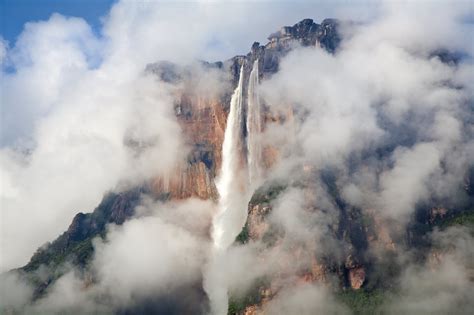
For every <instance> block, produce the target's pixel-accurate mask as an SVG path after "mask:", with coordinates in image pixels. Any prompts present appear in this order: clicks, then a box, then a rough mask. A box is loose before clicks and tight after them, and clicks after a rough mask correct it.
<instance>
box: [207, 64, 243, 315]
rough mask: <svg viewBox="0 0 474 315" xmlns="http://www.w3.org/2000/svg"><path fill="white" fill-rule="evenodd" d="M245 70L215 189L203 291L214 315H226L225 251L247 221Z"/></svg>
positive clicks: (234, 101)
mask: <svg viewBox="0 0 474 315" xmlns="http://www.w3.org/2000/svg"><path fill="white" fill-rule="evenodd" d="M243 72H244V71H243V66H242V67H241V68H240V76H239V83H238V85H237V88H236V89H235V91H234V94H233V95H232V99H231V102H230V111H229V115H228V116H227V125H226V129H225V134H224V142H223V143H222V167H221V172H220V175H219V178H218V179H217V182H216V186H217V190H218V192H219V204H218V207H219V208H218V213H217V214H216V216H215V217H214V219H213V222H212V223H213V226H212V238H213V241H214V244H213V250H212V254H211V255H212V256H211V257H210V260H209V262H208V265H207V267H206V270H205V271H204V273H205V277H204V289H205V290H206V292H207V295H208V297H209V301H210V304H211V305H210V306H211V314H213V315H225V314H227V308H228V302H229V301H228V283H227V281H226V277H225V275H224V274H222V271H223V267H222V266H223V264H224V263H225V259H226V250H227V248H228V247H229V246H230V245H231V244H232V243H233V242H234V240H235V238H236V237H237V235H238V234H239V233H240V231H241V230H242V227H243V226H244V224H245V221H246V220H247V201H248V200H247V192H246V186H247V180H246V179H245V176H246V172H243V171H242V166H243V163H241V158H242V143H243V141H242V135H243V133H242V131H243V124H242V122H243V113H242V103H243V98H242V90H243V89H242V86H243V76H244V75H243Z"/></svg>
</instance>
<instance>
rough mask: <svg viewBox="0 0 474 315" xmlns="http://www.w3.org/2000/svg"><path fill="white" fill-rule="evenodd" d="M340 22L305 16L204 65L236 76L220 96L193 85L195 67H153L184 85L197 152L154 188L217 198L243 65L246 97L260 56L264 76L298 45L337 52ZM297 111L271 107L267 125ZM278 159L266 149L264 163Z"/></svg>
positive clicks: (179, 104)
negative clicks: (240, 50) (239, 51)
mask: <svg viewBox="0 0 474 315" xmlns="http://www.w3.org/2000/svg"><path fill="white" fill-rule="evenodd" d="M338 25H339V22H338V21H336V20H334V19H327V20H324V21H323V22H322V23H321V24H316V23H314V22H313V20H311V19H305V20H302V21H301V22H299V23H297V24H295V25H294V26H285V27H283V28H282V29H281V30H280V31H278V32H276V33H273V34H271V35H270V36H269V37H268V39H269V42H268V43H267V44H266V45H260V44H259V43H257V42H256V43H254V44H253V45H252V47H251V51H250V52H249V53H248V54H247V55H245V56H236V57H234V58H232V59H229V60H227V61H225V62H223V63H221V62H216V63H213V64H210V63H205V62H203V63H201V66H202V67H203V68H204V69H205V70H206V69H207V70H209V69H210V70H217V71H222V72H224V73H225V75H224V77H225V78H229V77H230V79H229V81H230V82H229V83H230V84H229V85H228V88H227V90H226V91H224V93H223V94H220V95H215V94H213V93H211V92H209V91H204V92H203V91H199V90H197V89H196V88H195V87H194V86H193V80H199V79H200V78H195V77H194V78H193V77H191V75H190V71H191V70H190V69H182V68H180V67H178V66H177V65H174V64H171V63H168V62H158V63H156V64H151V65H149V66H147V69H146V70H147V72H149V73H152V74H154V75H156V76H158V77H159V78H160V79H161V80H163V81H165V82H168V83H170V84H175V85H177V86H179V88H178V90H177V92H176V104H175V113H176V117H177V119H178V122H179V124H180V125H181V128H182V131H183V136H184V138H185V141H186V143H187V144H188V146H189V147H190V150H191V152H190V154H189V157H188V160H187V162H186V163H184V165H177V167H176V169H175V170H173V171H171V172H170V174H169V176H167V177H160V178H155V179H154V180H153V183H152V187H153V190H154V191H155V193H157V194H167V195H169V197H170V198H172V199H185V198H189V197H198V198H201V199H217V190H216V187H215V183H214V179H215V178H216V176H217V175H218V172H219V170H220V165H221V160H222V157H221V150H222V142H223V140H224V131H225V126H226V118H227V114H228V111H229V104H230V95H231V94H232V92H233V90H234V88H235V86H236V85H237V81H238V79H239V71H240V68H241V66H242V65H243V70H244V82H245V84H244V87H245V88H244V92H243V94H244V95H246V93H247V90H246V87H247V83H248V80H249V76H250V72H251V70H252V66H253V63H254V61H255V60H258V63H259V69H260V73H259V74H260V79H262V78H264V77H269V76H271V75H272V74H274V73H275V72H277V71H278V66H279V62H280V60H281V58H282V57H284V56H285V55H286V54H287V53H288V52H289V51H290V50H291V49H293V48H294V47H296V46H297V45H301V46H319V47H321V48H322V49H325V50H327V51H328V52H334V51H335V50H336V48H337V45H338V43H339V42H340V36H339V34H338V32H337V29H338ZM291 115H292V111H291V108H289V109H288V112H286V113H271V112H270V111H269V110H268V108H265V113H264V125H265V123H270V122H277V121H279V120H285V119H289V118H290V117H291ZM263 128H265V126H263ZM277 157H278V150H277V149H276V148H272V147H266V148H264V152H263V160H264V161H263V164H264V165H265V166H266V167H267V168H268V167H270V166H271V165H273V164H274V163H275V161H276V160H277Z"/></svg>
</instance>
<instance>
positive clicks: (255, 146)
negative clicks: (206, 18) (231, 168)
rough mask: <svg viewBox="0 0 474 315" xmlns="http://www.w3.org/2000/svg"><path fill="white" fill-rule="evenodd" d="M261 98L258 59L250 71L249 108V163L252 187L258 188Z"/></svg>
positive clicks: (260, 172)
mask: <svg viewBox="0 0 474 315" xmlns="http://www.w3.org/2000/svg"><path fill="white" fill-rule="evenodd" d="M260 113H261V109H260V99H259V96H258V60H255V62H254V63H253V67H252V72H250V77H249V89H248V110H247V164H248V169H249V181H250V187H251V188H256V187H257V186H258V180H259V179H260V178H261V177H262V169H261V156H262V147H261V145H260V141H259V140H260V139H259V137H260V133H261V131H262V121H261V117H260Z"/></svg>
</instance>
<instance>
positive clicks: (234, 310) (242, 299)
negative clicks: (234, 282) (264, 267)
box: [227, 277, 269, 315]
mask: <svg viewBox="0 0 474 315" xmlns="http://www.w3.org/2000/svg"><path fill="white" fill-rule="evenodd" d="M268 285H269V283H268V280H267V279H266V278H264V277H263V278H260V279H258V280H256V281H255V283H254V285H253V286H252V288H251V289H250V290H248V291H247V292H246V294H244V295H242V296H238V295H231V296H230V297H229V307H228V309H227V314H228V315H236V314H241V313H242V312H243V311H244V310H245V308H246V307H247V306H250V305H255V304H259V303H260V302H261V300H262V296H261V294H260V290H261V288H263V287H266V286H268Z"/></svg>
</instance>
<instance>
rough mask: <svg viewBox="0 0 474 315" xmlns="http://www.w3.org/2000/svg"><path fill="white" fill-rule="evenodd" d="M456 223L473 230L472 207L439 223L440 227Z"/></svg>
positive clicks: (473, 217)
mask: <svg viewBox="0 0 474 315" xmlns="http://www.w3.org/2000/svg"><path fill="white" fill-rule="evenodd" d="M456 225H461V226H465V227H468V228H469V229H470V230H474V209H473V210H471V211H469V212H462V213H460V214H458V215H456V216H454V217H452V218H449V219H447V220H445V221H442V222H441V223H440V227H441V228H442V229H445V228H448V227H450V226H456Z"/></svg>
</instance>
